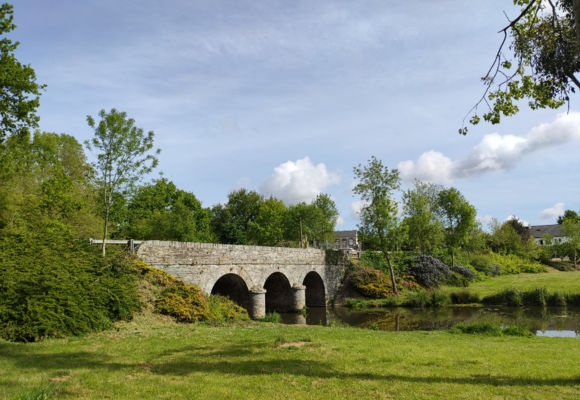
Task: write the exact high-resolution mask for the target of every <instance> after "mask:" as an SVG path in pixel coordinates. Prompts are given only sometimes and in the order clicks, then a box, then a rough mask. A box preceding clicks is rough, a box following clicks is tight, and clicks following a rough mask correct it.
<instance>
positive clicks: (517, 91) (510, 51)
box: [459, 0, 580, 135]
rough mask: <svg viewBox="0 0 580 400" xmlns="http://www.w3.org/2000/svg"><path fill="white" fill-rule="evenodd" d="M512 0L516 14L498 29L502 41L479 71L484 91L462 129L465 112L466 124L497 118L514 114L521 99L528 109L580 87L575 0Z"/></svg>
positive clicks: (579, 3) (554, 104)
mask: <svg viewBox="0 0 580 400" xmlns="http://www.w3.org/2000/svg"><path fill="white" fill-rule="evenodd" d="M513 1H514V4H515V5H516V6H520V7H521V11H520V14H519V15H518V16H517V17H516V18H515V19H513V20H509V18H508V20H509V24H508V25H507V26H506V27H504V28H503V29H502V30H501V31H499V33H500V34H502V35H503V38H502V41H501V43H500V45H499V48H498V50H497V53H496V55H495V57H494V59H493V62H492V65H491V67H490V68H489V70H488V71H487V73H486V74H485V75H484V76H483V77H482V81H483V83H484V87H485V90H484V93H483V95H482V96H481V98H480V99H479V100H478V101H477V103H476V104H475V105H474V106H473V107H472V108H471V110H469V112H468V113H467V115H466V116H465V118H464V121H463V125H462V127H461V128H460V129H459V133H460V134H462V135H465V134H467V132H468V128H467V126H466V123H465V121H466V120H467V119H468V118H469V124H471V125H477V124H478V123H479V122H480V121H481V119H483V120H484V121H487V122H490V123H492V124H498V123H500V122H501V118H502V116H504V117H509V116H512V115H515V114H517V113H518V112H519V111H520V108H519V102H520V101H522V100H527V104H528V106H529V107H530V108H531V109H532V110H536V109H542V108H551V109H556V108H559V107H561V106H563V105H565V104H568V105H569V102H570V95H571V94H573V93H575V92H576V90H578V89H580V81H579V80H578V78H577V77H576V74H577V73H578V72H579V71H580V51H579V49H580V15H579V14H580V0H513ZM575 16H576V17H578V18H576V19H575ZM480 107H484V108H485V111H483V112H480Z"/></svg>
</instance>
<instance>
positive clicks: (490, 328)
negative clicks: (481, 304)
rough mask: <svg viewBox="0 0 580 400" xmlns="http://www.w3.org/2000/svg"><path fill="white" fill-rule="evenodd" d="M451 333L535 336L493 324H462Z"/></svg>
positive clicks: (515, 327)
mask: <svg viewBox="0 0 580 400" xmlns="http://www.w3.org/2000/svg"><path fill="white" fill-rule="evenodd" d="M449 331H450V332H451V333H467V334H478V335H486V336H523V337H530V336H533V334H532V332H530V331H528V330H526V329H524V328H521V327H519V326H507V327H501V326H499V325H496V324H493V323H491V322H472V323H460V324H457V325H455V326H454V327H453V328H451V329H450V330H449Z"/></svg>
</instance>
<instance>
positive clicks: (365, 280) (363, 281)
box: [350, 267, 393, 299]
mask: <svg viewBox="0 0 580 400" xmlns="http://www.w3.org/2000/svg"><path fill="white" fill-rule="evenodd" d="M350 280H351V282H352V284H353V286H354V288H355V289H356V290H357V291H358V292H360V293H361V294H363V295H364V296H367V297H371V298H373V299H380V298H385V297H388V296H391V295H392V294H393V286H392V283H391V278H390V277H389V276H388V275H386V274H385V273H383V272H382V271H379V270H375V269H372V268H368V267H358V268H355V269H354V270H353V271H352V272H351V273H350Z"/></svg>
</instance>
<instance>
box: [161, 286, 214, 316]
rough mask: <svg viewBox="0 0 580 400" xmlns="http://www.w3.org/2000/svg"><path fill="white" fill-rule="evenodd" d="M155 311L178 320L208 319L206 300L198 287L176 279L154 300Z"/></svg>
mask: <svg viewBox="0 0 580 400" xmlns="http://www.w3.org/2000/svg"><path fill="white" fill-rule="evenodd" d="M155 311H156V312H158V313H160V314H165V315H169V316H172V317H174V318H175V319H176V320H177V321H179V322H196V321H204V320H207V319H209V317H210V314H209V309H208V305H207V301H206V299H205V297H204V296H203V293H202V291H201V289H200V288H198V287H197V286H190V285H188V284H186V283H185V282H182V281H176V282H174V283H172V284H171V285H169V286H168V287H167V288H166V289H165V290H163V291H162V292H161V294H160V296H159V298H158V299H157V301H156V302H155Z"/></svg>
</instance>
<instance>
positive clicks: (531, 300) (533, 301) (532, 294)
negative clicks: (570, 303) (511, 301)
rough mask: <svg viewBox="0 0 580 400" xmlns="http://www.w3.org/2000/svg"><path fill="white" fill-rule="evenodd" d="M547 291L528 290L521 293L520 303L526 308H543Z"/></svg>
mask: <svg viewBox="0 0 580 400" xmlns="http://www.w3.org/2000/svg"><path fill="white" fill-rule="evenodd" d="M547 299H548V291H547V290H546V289H545V288H541V289H533V290H528V291H525V292H523V293H522V303H523V304H525V305H526V306H542V307H543V306H545V305H546V300H547Z"/></svg>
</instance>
